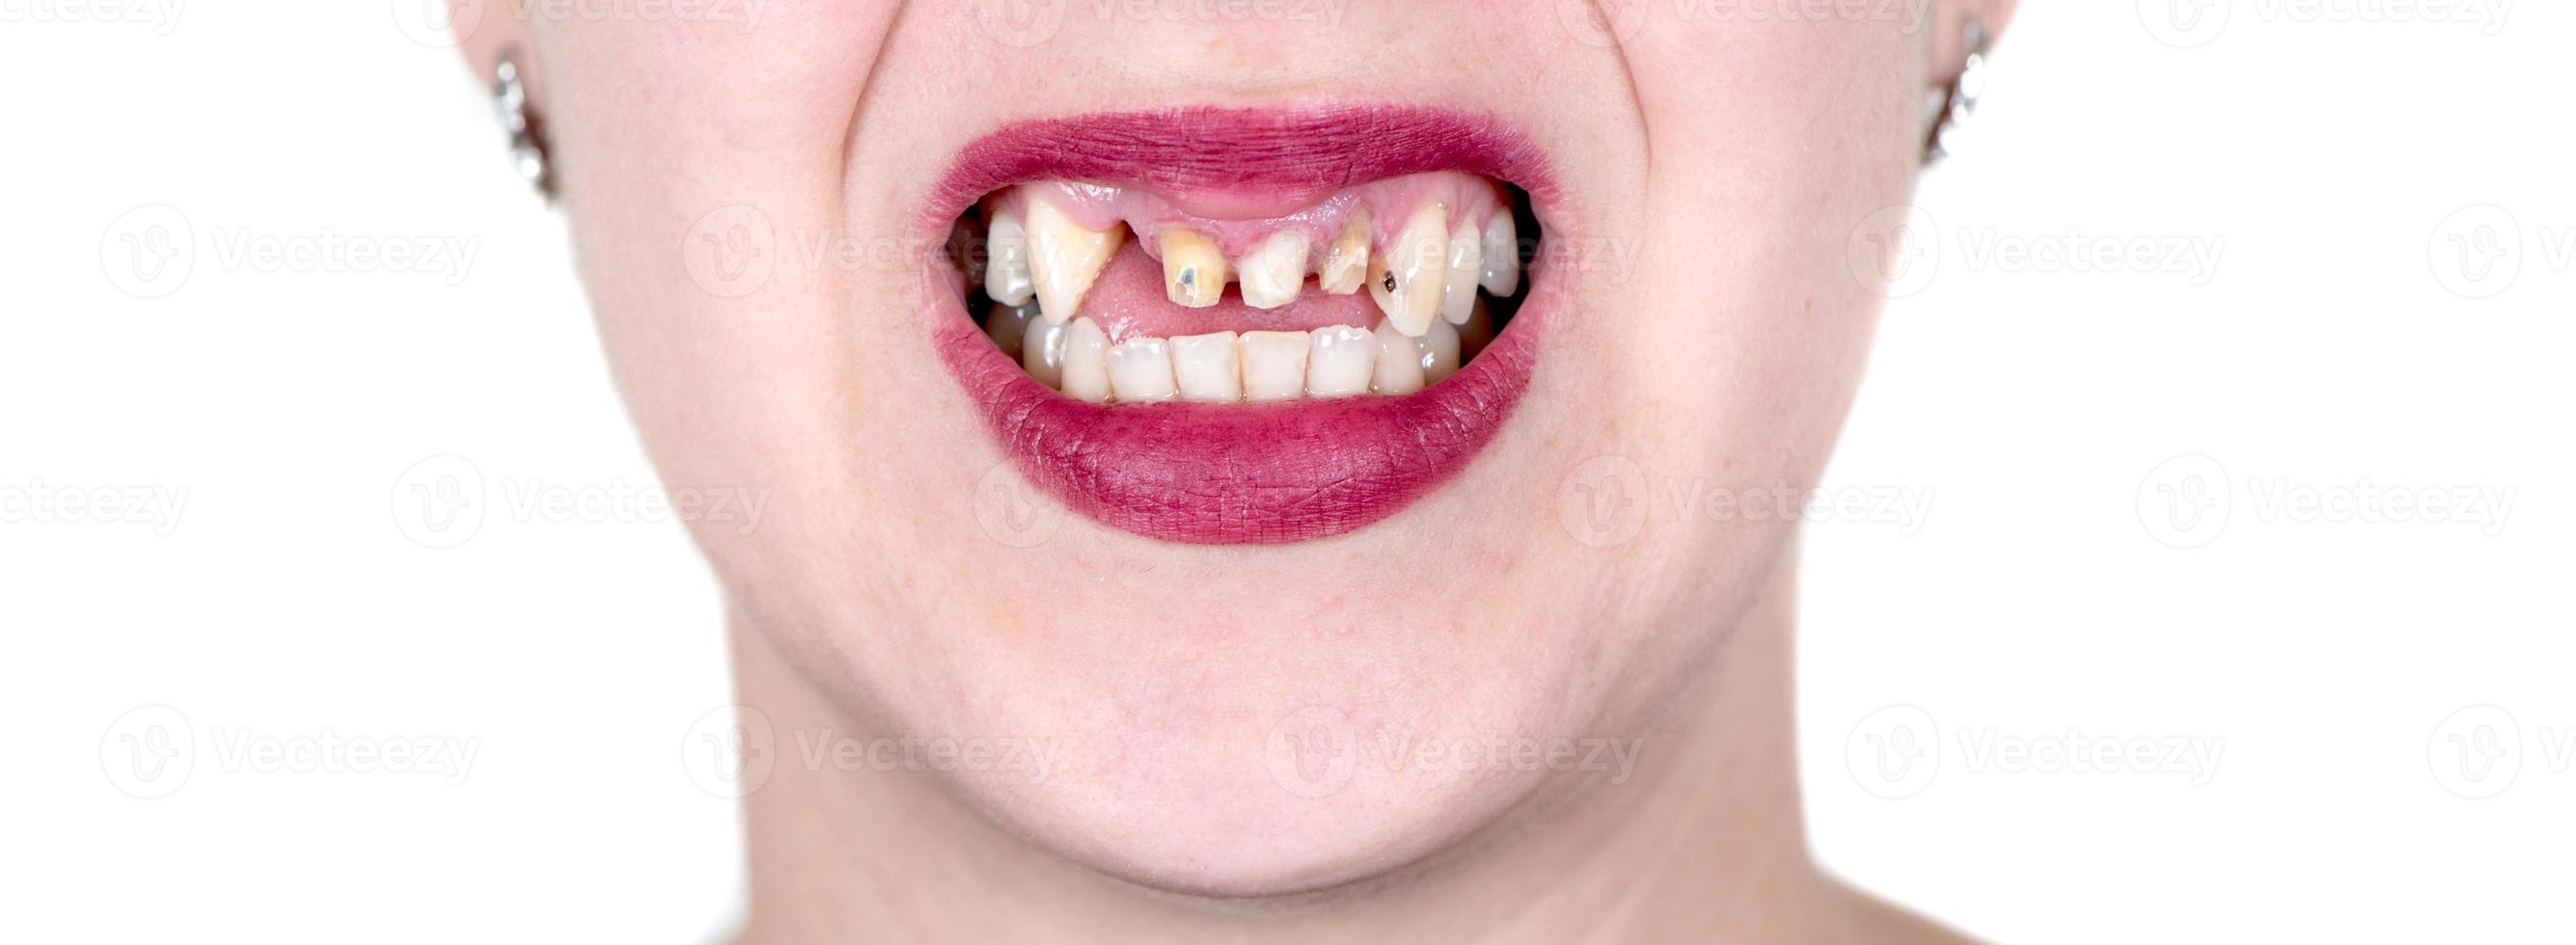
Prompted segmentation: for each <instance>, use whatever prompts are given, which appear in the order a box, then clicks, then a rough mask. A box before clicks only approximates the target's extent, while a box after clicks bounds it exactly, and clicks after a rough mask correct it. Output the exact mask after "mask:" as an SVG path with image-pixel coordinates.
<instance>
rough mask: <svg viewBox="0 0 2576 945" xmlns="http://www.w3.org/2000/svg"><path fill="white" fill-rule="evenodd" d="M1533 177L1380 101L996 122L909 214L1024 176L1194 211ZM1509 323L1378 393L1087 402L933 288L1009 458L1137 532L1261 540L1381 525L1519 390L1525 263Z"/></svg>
mask: <svg viewBox="0 0 2576 945" xmlns="http://www.w3.org/2000/svg"><path fill="white" fill-rule="evenodd" d="M1444 170H1446V171H1460V172H1465V173H1473V174H1482V175H1485V176H1488V177H1492V178H1495V179H1497V180H1501V181H1504V182H1506V183H1511V184H1515V185H1518V186H1519V187H1521V188H1522V189H1523V190H1524V191H1526V192H1527V193H1529V194H1530V196H1531V200H1532V203H1533V205H1534V206H1536V207H1538V208H1541V209H1542V211H1543V210H1544V208H1545V207H1546V206H1548V203H1549V198H1550V196H1551V195H1552V193H1553V190H1552V188H1551V186H1550V184H1549V179H1548V176H1547V169H1546V167H1545V162H1544V160H1543V159H1542V158H1541V156H1540V154H1539V152H1538V150H1537V149H1536V148H1535V147H1534V146H1532V145H1531V144H1530V143H1529V142H1528V141H1527V139H1525V138H1523V137H1521V136H1520V135H1518V134H1517V133H1514V132H1512V131H1510V130H1508V129H1506V128H1504V127H1502V126H1501V125H1499V124H1498V123H1496V122H1494V121H1492V120H1490V119H1486V118H1481V117H1477V116H1472V115H1465V114H1460V113H1457V112H1451V111H1445V110H1438V109H1425V108H1411V107H1397V106H1342V107H1330V108H1306V109H1287V110H1272V109H1214V108H1188V109H1173V110H1162V111H1148V112H1128V113H1112V114H1101V115H1089V116H1081V117H1075V118H1065V119H1052V120H1044V121H1033V122H1027V123H1023V124H1018V125H1013V126H1010V127H1007V128H1004V129H1002V130H1000V131H997V132H995V133H993V134H991V135H987V136H986V137H984V138H982V139H979V140H977V141H975V142H974V143H973V144H971V145H969V146H967V147H966V148H965V149H964V150H963V151H962V152H961V153H960V154H959V156H958V157H957V159H956V161H955V162H954V163H953V164H952V165H951V168H950V171H949V173H948V175H947V176H946V178H945V179H944V180H942V181H941V183H940V184H939V186H938V188H937V189H936V191H935V192H934V193H935V196H934V198H933V200H932V201H931V203H930V205H929V207H928V208H927V209H926V211H925V213H924V217H923V227H924V232H928V233H943V232H946V230H947V229H948V227H949V226H950V225H951V223H952V222H953V221H954V220H955V218H956V216H957V215H958V214H959V213H960V212H962V211H963V210H964V209H965V208H967V207H969V206H971V205H972V204H974V203H975V201H977V200H978V199H980V198H981V197H983V196H984V195H985V194H987V193H990V192H992V191H994V190H996V189H999V188H1002V187H1005V186H1008V185H1011V184H1015V183H1021V182H1025V181H1032V180H1049V179H1053V180H1070V181H1087V182H1096V183H1103V184H1114V185H1120V186H1135V187H1149V188H1153V189H1154V190H1156V191H1157V192H1158V193H1163V194H1167V195H1171V196H1172V197H1173V198H1174V199H1177V200H1186V201H1192V202H1196V203H1201V204H1204V205H1209V206H1221V205H1241V204H1245V203H1246V202H1249V203H1251V204H1254V205H1273V206H1275V205H1292V206H1293V205H1294V204H1295V203H1296V202H1298V201H1300V200H1312V199H1318V198H1321V197H1323V196H1325V195H1328V194H1331V193H1333V192H1335V191H1337V190H1339V189H1342V188H1345V187H1349V186H1353V185H1356V184H1362V183H1367V182H1370V181H1374V180H1379V179H1384V178H1389V177H1396V176H1400V175H1405V174H1415V173H1423V172H1430V171H1444ZM1528 276H1529V278H1531V279H1532V280H1533V284H1532V286H1531V288H1530V289H1529V290H1528V295H1527V296H1526V299H1527V301H1526V303H1525V304H1524V306H1523V308H1522V310H1521V312H1520V313H1519V314H1518V316H1517V317H1516V319H1515V320H1514V321H1513V323H1512V324H1511V326H1510V327H1509V328H1508V329H1507V330H1505V331H1504V332H1503V333H1502V334H1501V335H1500V336H1499V337H1497V338H1496V339H1495V340H1494V341H1493V343H1492V344H1490V345H1489V346H1487V347H1486V348H1485V349H1484V350H1483V352H1482V353H1481V354H1479V355H1478V356H1477V357H1475V358H1474V359H1473V360H1471V361H1469V362H1468V363H1467V364H1466V365H1465V367H1463V368H1462V369H1460V370H1459V372H1458V373H1457V374H1455V375H1453V376H1451V377H1449V378H1448V379H1447V380H1445V381H1443V382H1441V383H1438V384H1434V385H1432V386H1430V387H1428V388H1426V389H1424V390H1421V391H1419V392H1416V393H1413V394H1408V395H1404V396H1398V397H1356V398H1347V399H1334V400H1303V401H1294V402H1289V403H1279V404H1229V405H1211V404H1183V403H1162V404H1107V405H1103V404H1092V403H1086V402H1083V401H1079V400H1075V399H1073V398H1069V397H1066V396H1063V395H1061V394H1058V393H1057V392H1055V391H1053V390H1050V389H1048V388H1047V387H1046V386H1045V385H1042V384H1040V383H1038V382H1037V381H1036V380H1034V379H1032V378H1030V377H1029V376H1028V375H1027V374H1026V373H1024V372H1022V370H1021V369H1020V366H1019V365H1018V364H1016V363H1014V362H1013V361H1012V360H1010V359H1009V358H1008V357H1006V356H1005V355H1004V354H1003V353H1002V352H1001V351H1000V350H998V349H996V348H995V347H994V346H993V345H992V343H991V342H990V341H988V340H987V339H986V338H985V336H984V334H983V333H982V332H980V331H978V330H977V328H976V326H975V324H974V322H973V320H972V319H971V318H970V317H969V316H968V315H967V313H966V311H965V307H964V303H965V295H964V294H962V293H961V292H960V291H959V290H958V289H957V288H956V286H955V285H954V284H953V283H952V282H951V281H949V280H934V282H936V283H938V285H937V287H936V288H937V290H938V293H939V294H938V295H936V296H935V297H934V302H933V304H932V306H931V308H932V311H931V313H930V317H931V320H932V326H933V329H932V330H933V331H934V338H935V340H936V343H937V346H938V348H939V351H940V354H941V356H942V358H943V359H944V360H945V361H946V362H947V364H948V366H949V368H950V370H951V372H952V373H954V374H955V376H956V377H957V379H958V383H959V384H960V386H962V387H963V388H964V389H965V391H966V393H967V394H968V396H970V397H972V398H973V399H974V400H975V402H976V404H977V406H978V407H979V408H980V410H981V412H982V414H983V416H984V418H985V421H986V423H987V425H988V426H989V428H990V429H991V430H992V432H993V435H994V436H995V437H996V438H997V439H998V440H999V441H1000V444H1001V446H1002V448H1003V450H1004V452H1005V453H1006V454H1007V455H1009V456H1010V458H1011V460H1012V462H1013V463H1014V465H1015V466H1016V467H1017V468H1018V469H1019V470H1020V472H1021V473H1022V474H1023V475H1026V476H1027V477H1028V478H1029V479H1030V480H1031V481H1032V482H1035V483H1036V484H1037V485H1038V486H1039V487H1040V488H1043V489H1045V490H1046V491H1047V492H1049V493H1050V494H1052V495H1054V496H1056V497H1057V498H1058V499H1060V500H1062V501H1063V502H1065V503H1066V504H1067V505H1068V506H1070V507H1072V508H1073V509H1075V510H1076V511H1079V512H1081V513H1083V514H1084V515H1087V516H1089V517H1091V518H1093V519H1095V520H1098V521H1100V522H1103V523H1105V524H1108V525H1111V526H1113V527H1116V528H1120V529H1124V530H1126V531H1130V532H1134V533H1136V534H1140V535H1145V536H1148V537H1152V538H1158V539H1164V540H1170V541H1181V542H1192V543H1200V544H1269V543H1281V542H1296V541H1306V540H1311V539H1317V538H1327V537H1331V536H1335V535H1340V534H1344V533H1347V532H1350V531H1352V530H1354V529H1357V528H1360V527H1362V526H1365V525H1368V524H1370V523H1372V522H1375V521H1378V520H1379V519H1383V518H1385V517H1387V516H1389V515H1392V514H1394V513H1395V512H1397V511H1399V510H1401V509H1403V508H1404V507H1405V506H1407V505H1409V504H1411V503H1412V502H1413V501H1414V500H1416V499H1419V498H1421V497H1422V496H1424V495H1426V494H1428V493H1429V492H1430V491H1431V490H1433V489H1434V488H1436V487H1438V486H1439V485H1440V484H1442V483H1444V482H1446V481H1448V480H1449V479H1450V478H1451V477H1453V476H1455V475H1457V474H1458V472H1459V471H1461V470H1462V469H1464V468H1465V467H1466V465H1467V464H1468V462H1469V461H1471V460H1473V459H1474V458H1475V456H1476V454H1477V453H1479V452H1480V451H1482V450H1483V449H1484V447H1485V446H1486V445H1487V444H1488V443H1490V442H1491V441H1492V439H1493V436H1494V434H1495V432H1496V431H1498V430H1499V429H1501V427H1502V425H1503V424H1504V423H1505V422H1506V421H1508V420H1509V419H1510V417H1511V414H1512V410H1513V408H1514V406H1515V405H1517V404H1518V403H1519V400H1520V397H1521V394H1522V393H1523V391H1524V390H1525V389H1526V388H1527V387H1528V383H1529V378H1530V374H1531V371H1532V369H1533V367H1534V364H1535V360H1536V347H1537V336H1538V334H1539V330H1540V329H1541V328H1542V327H1543V321H1544V316H1545V314H1546V311H1545V310H1546V309H1547V308H1548V307H1549V305H1548V301H1549V297H1550V295H1551V294H1552V287H1551V286H1550V285H1549V284H1548V283H1549V281H1550V280H1549V279H1548V274H1547V273H1543V272H1541V271H1538V269H1537V268H1535V267H1534V268H1533V270H1532V271H1531V272H1529V273H1528Z"/></svg>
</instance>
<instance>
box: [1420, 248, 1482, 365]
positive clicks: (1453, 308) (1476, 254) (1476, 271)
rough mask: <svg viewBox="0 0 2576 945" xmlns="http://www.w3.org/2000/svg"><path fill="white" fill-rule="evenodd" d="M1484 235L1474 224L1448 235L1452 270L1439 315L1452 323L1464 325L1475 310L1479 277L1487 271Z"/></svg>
mask: <svg viewBox="0 0 2576 945" xmlns="http://www.w3.org/2000/svg"><path fill="white" fill-rule="evenodd" d="M1484 238H1485V237H1484V235H1483V234H1481V233H1478V232H1476V228H1475V226H1474V225H1472V224H1471V225H1468V226H1462V227H1459V228H1458V232H1456V233H1452V234H1450V235H1449V273H1448V275H1447V276H1446V277H1445V278H1444V279H1443V281H1442V282H1441V283H1440V318H1441V319H1442V320H1444V321H1447V322H1448V323H1449V324H1452V325H1464V324H1466V323H1467V316H1468V315H1471V314H1474V313H1475V311H1476V278H1477V277H1478V276H1481V275H1484V273H1485V244H1484ZM1424 337H1429V336H1427V335H1426V336H1424Z"/></svg>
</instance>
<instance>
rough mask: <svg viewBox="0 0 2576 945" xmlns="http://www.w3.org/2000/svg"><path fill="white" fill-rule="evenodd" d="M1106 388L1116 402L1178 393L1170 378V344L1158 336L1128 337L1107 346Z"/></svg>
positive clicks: (1149, 400)
mask: <svg viewBox="0 0 2576 945" xmlns="http://www.w3.org/2000/svg"><path fill="white" fill-rule="evenodd" d="M1109 390H1110V391H1111V392H1112V393H1115V394H1117V395H1118V402H1119V403H1152V402H1155V401H1163V400H1170V399H1172V398H1174V397H1178V396H1180V394H1181V388H1180V385H1179V383H1178V382H1177V381H1175V380H1173V378H1172V344H1171V342H1168V341H1164V340H1163V339H1160V338H1129V339H1127V340H1126V341H1122V342H1119V343H1118V346H1117V347H1115V348H1111V349H1109Z"/></svg>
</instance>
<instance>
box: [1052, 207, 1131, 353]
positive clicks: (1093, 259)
mask: <svg viewBox="0 0 2576 945" xmlns="http://www.w3.org/2000/svg"><path fill="white" fill-rule="evenodd" d="M1028 213H1029V218H1028V222H1027V228H1028V237H1029V252H1028V256H1029V271H1030V274H1031V276H1032V277H1033V279H1034V281H1035V282H1036V283H1037V296H1038V308H1039V310H1041V311H1043V312H1045V313H1046V320H1047V321H1050V322H1054V323H1056V324H1059V325H1061V324H1064V323H1065V322H1066V321H1069V320H1071V319H1072V318H1073V313H1074V310H1075V309H1079V308H1081V307H1082V297H1083V295H1084V294H1085V293H1088V292H1090V291H1091V283H1092V282H1093V281H1094V280H1096V279H1099V278H1100V269H1101V267H1103V266H1107V265H1109V257H1111V256H1115V255H1117V254H1118V245H1119V244H1120V243H1122V242H1125V234H1126V232H1127V228H1126V227H1125V226H1123V225H1112V226H1111V227H1110V228H1109V230H1108V231H1107V232H1099V231H1094V230H1086V229H1083V228H1082V224H1080V223H1076V222H1074V220H1073V217H1071V216H1068V215H1066V214H1065V212H1064V211H1062V210H1059V209H1056V207H1055V205H1054V204H1051V203H1048V202H1046V201H1044V200H1031V201H1029V208H1028Z"/></svg>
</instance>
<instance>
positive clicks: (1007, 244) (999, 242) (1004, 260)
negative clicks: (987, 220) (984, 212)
mask: <svg viewBox="0 0 2576 945" xmlns="http://www.w3.org/2000/svg"><path fill="white" fill-rule="evenodd" d="M985 236H986V242H985V247H984V249H985V259H984V294H985V295H987V296H991V297H992V299H993V301H996V302H1000V303H1002V304H1004V305H1023V304H1026V303H1027V302H1028V300H1029V299H1031V298H1034V297H1036V296H1037V293H1038V284H1037V281H1036V278H1035V277H1034V276H1032V275H1030V274H1029V232H1028V231H1027V230H1024V229H1021V228H1020V218H1019V217H1016V216H1012V215H1011V214H1010V213H1009V212H1007V211H1006V212H1002V213H996V214H994V215H993V228H992V230H991V232H989V233H987V234H985Z"/></svg>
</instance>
